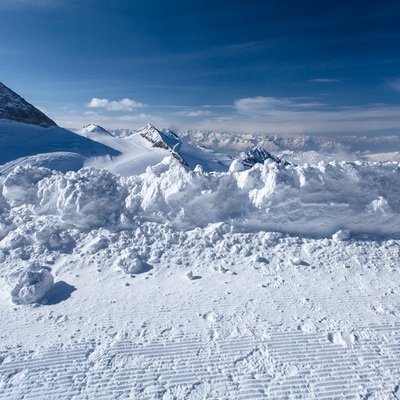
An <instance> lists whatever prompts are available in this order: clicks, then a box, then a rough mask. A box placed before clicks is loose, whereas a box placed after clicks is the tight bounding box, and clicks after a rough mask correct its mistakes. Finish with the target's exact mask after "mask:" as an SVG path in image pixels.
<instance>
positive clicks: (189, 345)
mask: <svg viewBox="0 0 400 400" xmlns="http://www.w3.org/2000/svg"><path fill="white" fill-rule="evenodd" d="M275 329H276V327H274V326H272V325H271V328H270V331H269V332H267V333H268V335H269V338H268V339H265V340H257V338H255V337H251V336H249V337H242V338H232V339H225V340H220V341H219V340H216V341H215V342H214V346H213V347H212V349H210V347H209V343H207V342H204V341H201V340H197V339H184V338H181V339H180V340H179V342H169V341H168V340H165V339H162V340H161V339H159V340H155V341H153V342H150V343H147V344H145V345H138V344H134V343H133V342H131V341H128V340H121V341H117V342H116V343H115V344H114V345H111V346H109V347H108V348H107V351H106V352H105V353H104V354H102V355H101V357H100V358H99V359H98V360H97V362H94V361H93V360H92V361H90V357H91V355H92V354H94V353H93V352H94V351H95V349H96V344H95V343H94V342H93V341H91V342H83V343H76V344H75V345H73V346H72V347H65V348H62V349H48V350H47V351H46V352H45V354H43V355H42V356H40V355H39V356H38V357H34V356H32V355H30V356H28V355H27V354H24V353H23V352H21V354H18V353H15V355H14V356H15V357H18V358H22V359H19V360H16V361H7V360H5V361H4V362H3V363H2V365H1V366H0V376H1V377H4V376H11V375H14V376H16V375H18V374H22V373H26V374H27V376H26V377H25V382H26V388H24V385H23V384H22V385H21V386H13V384H12V383H8V384H5V385H4V384H2V385H1V386H0V396H1V398H8V399H13V398H15V399H17V398H22V397H24V398H25V399H30V398H32V399H39V398H43V384H44V383H46V385H47V387H46V392H45V393H46V398H52V399H56V398H60V399H61V398H71V399H85V398H107V396H109V394H110V393H113V396H114V397H119V396H123V395H126V396H128V397H129V396H132V395H133V396H134V397H135V398H140V399H151V398H162V396H163V394H164V393H165V390H166V388H169V389H171V388H174V387H176V388H188V387H190V386H191V385H193V386H196V385H198V386H202V385H205V384H206V383H207V382H209V383H212V388H213V390H214V391H215V392H214V395H218V394H219V395H222V396H223V397H221V398H227V399H235V398H240V399H258V398H260V399H261V398H265V397H267V398H274V399H275V398H276V399H280V398H282V399H283V398H285V397H286V396H301V397H302V398H313V397H314V398H335V397H337V398H353V395H354V393H356V392H357V391H359V390H360V388H361V387H364V388H365V390H367V391H373V390H374V389H375V388H381V387H382V382H383V381H385V374H386V373H387V371H389V372H390V374H392V375H396V374H400V343H399V339H400V338H399V329H400V323H395V324H380V325H369V326H365V327H364V328H362V329H364V330H370V331H375V332H383V333H387V334H390V335H395V336H396V339H397V343H396V344H394V343H383V344H382V343H381V344H380V345H381V346H380V348H379V349H380V350H379V352H377V351H376V344H377V342H376V341H374V340H371V341H368V339H364V340H363V341H364V343H363V344H362V345H359V344H357V343H356V344H355V345H353V346H348V347H344V346H341V345H335V344H333V343H330V342H329V341H328V340H327V333H326V332H318V333H313V334H309V333H307V334H305V333H303V332H300V331H297V332H296V331H288V332H279V333H277V334H275V333H274V330H275ZM362 329H360V330H362ZM283 343H286V346H283ZM332 346H333V348H332ZM201 350H207V352H210V353H211V354H212V355H211V354H210V355H209V356H207V357H206V358H204V359H201V357H202V356H201V354H202V353H201ZM262 354H264V355H265V354H268V355H269V356H270V357H272V359H273V360H274V361H273V362H274V363H276V364H281V365H282V366H283V367H284V366H285V365H286V366H289V367H287V368H288V371H285V368H282V369H281V370H279V369H278V371H280V373H279V376H271V375H269V374H268V373H267V371H263V370H262V369H261V370H259V369H257V368H255V366H256V365H257V361H259V360H257V357H260V355H262ZM116 356H118V357H122V358H124V359H126V360H141V362H140V364H139V365H138V366H137V367H125V366H123V365H122V366H121V370H119V369H118V368H111V367H110V363H112V361H113V360H114V358H115V357H116ZM28 357H32V358H28ZM360 359H362V360H363V361H362V363H361V364H360ZM145 366H149V368H146V367H145ZM290 368H293V370H292V371H291V370H290ZM232 377H234V379H235V382H232V381H231V380H230V379H232ZM32 382H34V383H36V385H35V384H32ZM83 382H85V383H83ZM29 383H30V384H29ZM387 384H388V392H387V393H390V390H389V388H390V387H391V386H390V377H389V378H387ZM218 388H220V390H221V391H220V392H219V391H218ZM182 393H184V392H182ZM178 397H179V396H178ZM182 398H185V397H182ZM188 398H190V395H189V397H188Z"/></svg>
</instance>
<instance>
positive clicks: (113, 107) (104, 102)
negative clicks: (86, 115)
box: [86, 97, 144, 111]
mask: <svg viewBox="0 0 400 400" xmlns="http://www.w3.org/2000/svg"><path fill="white" fill-rule="evenodd" d="M86 107H89V108H104V109H105V110H107V111H133V110H134V109H136V108H141V107H144V104H143V103H139V102H137V101H135V100H131V99H127V98H125V99H122V100H118V101H110V100H108V99H98V98H97V97H93V99H92V100H90V102H89V103H88V104H86Z"/></svg>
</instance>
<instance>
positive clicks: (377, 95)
mask: <svg viewBox="0 0 400 400" xmlns="http://www.w3.org/2000/svg"><path fill="white" fill-rule="evenodd" d="M0 17H1V21H2V23H1V24H0V57H1V63H0V81H1V82H3V83H4V84H5V85H6V86H9V87H10V88H11V89H13V90H14V91H16V92H17V93H19V94H21V95H22V96H23V97H24V98H26V99H27V100H28V101H30V102H31V103H33V104H34V105H36V106H38V107H40V108H41V109H42V110H44V111H45V112H46V113H47V114H48V115H49V116H50V117H51V118H53V119H54V120H55V121H56V122H57V123H58V124H59V125H62V126H65V127H80V126H82V125H85V124H88V123H96V124H99V125H102V126H104V127H107V128H138V127H140V126H142V125H143V124H145V123H147V122H151V123H153V124H154V125H156V126H158V127H160V128H162V127H170V128H173V129H175V130H177V131H179V130H181V129H187V128H192V129H215V130H222V131H234V132H249V131H250V132H251V131H257V132H265V133H279V134H285V133H288V134H296V133H302V134H304V133H306V134H307V133H309V134H327V133H335V134H342V133H353V134H371V135H378V134H388V133H400V44H399V43H400V28H399V21H400V2H399V1H391V0H385V1H368V0H363V1H340V0H338V1H332V2H325V1H297V0H287V1H285V0H280V1H268V0H264V1H258V0H254V1H235V0H232V1H229V2H223V1H216V0H214V1H209V0H203V1H188V0H186V1H181V0H171V1H163V0H115V1H109V0H80V1H77V0H1V2H0Z"/></svg>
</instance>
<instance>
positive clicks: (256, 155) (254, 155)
mask: <svg viewBox="0 0 400 400" xmlns="http://www.w3.org/2000/svg"><path fill="white" fill-rule="evenodd" d="M240 160H241V162H242V164H243V165H244V166H246V167H250V168H251V167H253V166H254V165H255V164H264V161H265V160H272V161H274V162H276V163H277V164H283V165H289V164H290V163H289V162H287V161H285V160H281V159H280V158H279V157H276V156H274V155H272V154H271V153H269V152H268V151H267V150H265V149H263V148H261V147H254V148H253V149H252V150H248V151H245V152H243V153H241V154H240Z"/></svg>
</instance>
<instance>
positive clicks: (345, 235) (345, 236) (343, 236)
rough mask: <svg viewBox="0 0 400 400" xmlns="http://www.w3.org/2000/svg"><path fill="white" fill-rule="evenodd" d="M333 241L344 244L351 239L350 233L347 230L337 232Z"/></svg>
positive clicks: (333, 236)
mask: <svg viewBox="0 0 400 400" xmlns="http://www.w3.org/2000/svg"><path fill="white" fill-rule="evenodd" d="M332 239H333V240H335V241H336V242H343V241H346V240H349V239H350V231H348V230H347V229H344V230H340V231H337V232H336V233H334V234H333V235H332Z"/></svg>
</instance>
